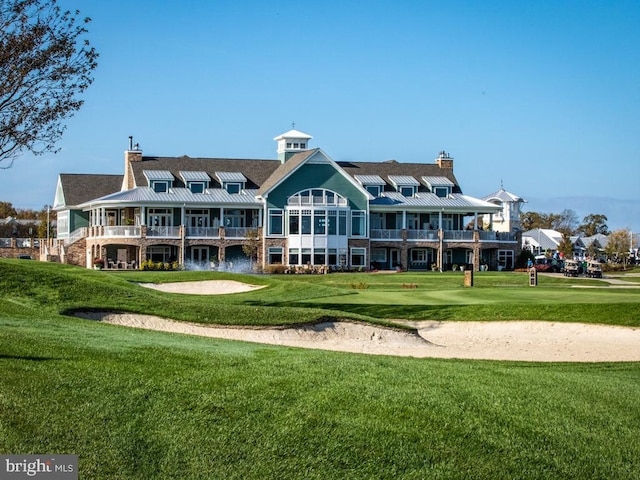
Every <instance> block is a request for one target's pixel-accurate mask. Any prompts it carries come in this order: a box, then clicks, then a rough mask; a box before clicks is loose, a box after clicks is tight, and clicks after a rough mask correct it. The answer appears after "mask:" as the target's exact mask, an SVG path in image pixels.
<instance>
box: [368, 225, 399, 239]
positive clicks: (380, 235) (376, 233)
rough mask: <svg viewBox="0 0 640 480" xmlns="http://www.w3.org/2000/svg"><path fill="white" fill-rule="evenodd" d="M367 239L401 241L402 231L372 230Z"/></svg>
mask: <svg viewBox="0 0 640 480" xmlns="http://www.w3.org/2000/svg"><path fill="white" fill-rule="evenodd" d="M369 238H371V240H402V230H398V229H376V228H372V229H371V231H370V232H369Z"/></svg>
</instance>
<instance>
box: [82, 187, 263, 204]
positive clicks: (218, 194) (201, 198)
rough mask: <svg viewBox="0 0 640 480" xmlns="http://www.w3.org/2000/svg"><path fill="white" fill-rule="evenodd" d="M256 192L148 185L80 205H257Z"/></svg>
mask: <svg viewBox="0 0 640 480" xmlns="http://www.w3.org/2000/svg"><path fill="white" fill-rule="evenodd" d="M256 193H257V191H256V190H243V191H242V192H240V193H229V192H227V191H226V190H225V189H223V188H208V189H206V190H205V192H204V193H193V192H192V191H191V190H189V189H188V188H171V189H169V191H168V192H155V191H154V190H153V189H152V188H149V187H137V188H134V189H131V190H124V191H122V192H116V193H113V194H111V195H106V196H104V197H101V198H97V199H95V200H91V201H90V202H86V203H84V204H83V205H81V207H89V206H90V205H92V204H96V203H109V202H119V203H122V202H131V203H136V202H147V203H162V204H170V203H174V204H175V203H183V204H186V205H202V204H208V203H219V204H234V205H236V204H247V205H257V206H258V205H261V203H260V202H259V201H258V200H257V199H256Z"/></svg>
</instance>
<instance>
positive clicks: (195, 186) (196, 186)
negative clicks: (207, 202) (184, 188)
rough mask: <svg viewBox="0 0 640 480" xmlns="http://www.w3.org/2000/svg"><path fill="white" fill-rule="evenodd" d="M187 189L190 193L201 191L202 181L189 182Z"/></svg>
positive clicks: (202, 189)
mask: <svg viewBox="0 0 640 480" xmlns="http://www.w3.org/2000/svg"><path fill="white" fill-rule="evenodd" d="M189 190H191V193H203V192H204V182H189Z"/></svg>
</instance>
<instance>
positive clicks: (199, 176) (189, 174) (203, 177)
mask: <svg viewBox="0 0 640 480" xmlns="http://www.w3.org/2000/svg"><path fill="white" fill-rule="evenodd" d="M179 173H180V177H182V180H184V182H185V183H186V182H210V181H211V177H210V176H209V174H208V173H207V172H201V171H188V170H180V172H179Z"/></svg>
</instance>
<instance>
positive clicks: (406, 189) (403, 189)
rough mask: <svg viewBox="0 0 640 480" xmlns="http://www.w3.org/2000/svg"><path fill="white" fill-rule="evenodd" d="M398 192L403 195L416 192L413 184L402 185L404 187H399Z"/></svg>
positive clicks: (413, 194) (408, 195)
mask: <svg viewBox="0 0 640 480" xmlns="http://www.w3.org/2000/svg"><path fill="white" fill-rule="evenodd" d="M400 193H401V194H402V196H403V197H409V198H411V197H413V196H415V194H416V187H414V186H408V187H407V186H404V187H400Z"/></svg>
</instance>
